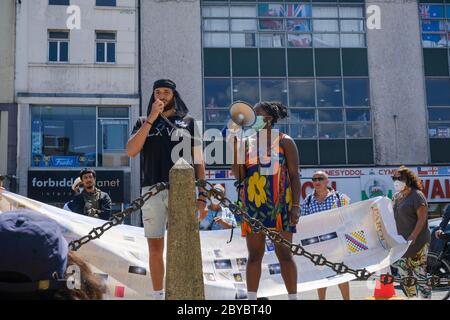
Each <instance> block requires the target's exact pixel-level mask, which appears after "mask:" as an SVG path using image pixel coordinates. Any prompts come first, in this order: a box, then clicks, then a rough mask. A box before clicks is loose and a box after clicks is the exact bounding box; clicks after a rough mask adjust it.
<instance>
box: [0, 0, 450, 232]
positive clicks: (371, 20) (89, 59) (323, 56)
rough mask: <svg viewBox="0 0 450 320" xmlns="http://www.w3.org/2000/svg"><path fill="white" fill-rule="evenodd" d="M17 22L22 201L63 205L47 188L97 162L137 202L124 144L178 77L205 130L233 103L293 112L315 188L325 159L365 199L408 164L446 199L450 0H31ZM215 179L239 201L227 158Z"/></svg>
mask: <svg viewBox="0 0 450 320" xmlns="http://www.w3.org/2000/svg"><path fill="white" fill-rule="evenodd" d="M10 3H11V5H12V4H13V3H14V1H10ZM70 5H76V6H79V8H80V10H81V29H72V30H70V28H69V27H68V25H67V20H68V18H69V17H70V13H67V8H68V6H70ZM2 14H4V10H2ZM16 17H17V22H16V42H17V44H16V45H17V48H20V50H17V52H16V53H15V60H16V80H15V88H14V92H15V95H16V99H17V102H18V114H19V119H18V123H20V126H19V129H18V136H19V139H18V141H19V155H18V157H17V159H18V163H20V165H19V167H18V169H19V170H18V177H19V186H20V192H21V193H22V194H28V195H29V196H33V197H35V198H38V200H39V199H40V200H42V201H45V202H52V201H49V200H53V202H55V201H54V200H55V197H56V198H57V197H60V198H61V199H62V200H63V198H64V197H66V196H67V195H65V194H64V195H58V192H59V191H56V194H55V193H54V192H55V191H50V190H49V188H50V189H51V188H55V185H58V184H59V185H62V186H65V185H67V184H68V183H69V184H70V181H71V177H74V175H75V174H76V172H77V171H79V169H80V168H81V167H84V166H92V167H95V168H97V170H98V171H100V172H104V174H105V176H104V178H102V179H101V180H102V183H103V184H104V185H105V186H106V187H107V188H110V189H109V190H111V192H117V199H118V200H119V201H115V202H116V203H119V204H123V203H127V202H129V201H130V200H131V199H134V198H136V197H137V196H138V195H139V183H136V182H137V181H139V171H140V168H139V160H138V159H129V158H128V157H126V156H125V152H124V147H125V143H126V140H127V139H128V136H129V133H130V131H131V129H132V126H133V125H134V123H135V122H136V120H137V118H138V116H139V115H140V114H145V113H146V110H147V107H148V103H149V100H150V96H151V92H152V84H153V82H154V81H155V80H156V79H159V78H170V79H173V80H174V81H175V82H176V83H177V86H178V90H179V92H180V94H181V96H182V97H183V99H184V100H185V102H186V104H187V105H188V107H189V109H190V113H191V114H192V115H193V116H194V117H195V118H196V119H199V120H202V121H203V124H202V126H203V129H204V130H206V129H210V128H217V129H223V128H224V127H225V125H226V123H227V122H228V120H229V117H228V107H229V105H230V104H231V103H232V102H233V101H236V100H244V101H247V102H249V103H251V104H254V103H256V102H258V101H260V100H278V101H281V102H283V103H284V104H285V105H286V106H288V108H289V117H288V118H287V119H285V120H284V121H282V122H280V123H279V124H278V127H279V129H281V130H282V131H284V132H286V133H288V134H289V135H290V136H292V137H293V139H294V140H295V142H296V144H297V146H298V149H299V153H300V162H301V168H302V170H303V177H302V179H303V181H304V183H303V193H307V192H308V191H309V190H310V187H311V186H310V184H309V181H308V179H309V178H310V176H311V175H312V173H313V172H314V170H316V169H318V168H321V169H325V170H327V172H329V174H330V176H331V178H332V181H333V184H334V185H335V186H336V187H337V188H338V189H340V190H341V191H343V192H347V193H349V194H351V195H352V197H353V198H354V201H358V200H362V199H365V198H367V197H369V196H374V195H379V194H385V195H390V194H391V193H392V182H391V181H390V178H389V176H390V175H391V174H392V172H393V171H392V170H393V169H394V168H395V167H397V166H398V165H400V164H405V165H408V166H410V167H412V168H413V169H414V170H415V171H416V172H417V173H418V174H419V175H420V176H421V177H422V179H423V180H424V184H425V188H426V190H425V191H426V193H427V196H428V198H429V200H430V203H432V205H431V206H430V208H431V211H433V212H435V213H436V215H440V214H441V212H442V210H443V209H444V208H445V206H446V205H447V204H448V203H449V202H450V167H447V166H448V165H450V68H449V64H450V63H449V57H450V52H449V49H450V36H449V33H450V2H449V0H421V1H404V0H392V1H384V0H366V1H364V0H307V1H295V0H284V1H283V0H278V1H269V0H264V1H263V0H185V1H176V0H173V1H171V0H155V1H148V0H140V1H139V0H89V1H87V0H34V1H29V0H28V1H27V0H24V1H21V3H20V4H17V8H16ZM2 21H3V19H2ZM1 35H2V36H4V33H1ZM1 48H2V50H4V48H3V47H1ZM4 69H5V68H3V64H2V69H1V70H2V75H3V74H4V71H3V70H4ZM139 94H141V102H140V100H139V98H140V95H139ZM7 103H8V102H7ZM0 108H1V105H0ZM0 154H3V153H0ZM207 177H208V178H210V179H215V180H217V181H223V182H224V183H225V184H226V185H227V192H229V194H230V195H233V192H234V191H233V190H232V189H233V187H232V181H233V177H231V176H230V174H229V171H228V168H227V166H226V165H222V164H219V163H211V164H209V165H208V171H207ZM131 182H133V183H131ZM118 184H119V185H120V186H121V187H119V188H117V185H118ZM66 189H67V188H66ZM56 190H58V188H56ZM50 198H51V199H50ZM58 199H59V198H58ZM56 202H58V203H59V202H61V201H56ZM119 207H120V205H119ZM137 220H138V219H135V220H134V222H133V224H139V221H137Z"/></svg>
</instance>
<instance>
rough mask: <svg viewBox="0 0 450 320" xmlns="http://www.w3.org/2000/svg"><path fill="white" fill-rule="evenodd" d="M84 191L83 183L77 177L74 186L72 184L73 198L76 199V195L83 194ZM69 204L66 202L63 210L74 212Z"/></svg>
mask: <svg viewBox="0 0 450 320" xmlns="http://www.w3.org/2000/svg"><path fill="white" fill-rule="evenodd" d="M83 190H84V187H83V182H81V179H80V177H77V178H76V179H75V181H74V182H73V184H72V192H73V195H72V197H75V196H76V195H78V194H80V193H81V192H83ZM69 202H70V201H69ZM69 202H66V203H65V204H64V207H63V209H64V210H66V211H72V210H70V209H69Z"/></svg>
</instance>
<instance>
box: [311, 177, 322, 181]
mask: <svg viewBox="0 0 450 320" xmlns="http://www.w3.org/2000/svg"><path fill="white" fill-rule="evenodd" d="M311 180H312V181H314V182H317V181H323V180H325V178H323V177H318V178H312V179H311Z"/></svg>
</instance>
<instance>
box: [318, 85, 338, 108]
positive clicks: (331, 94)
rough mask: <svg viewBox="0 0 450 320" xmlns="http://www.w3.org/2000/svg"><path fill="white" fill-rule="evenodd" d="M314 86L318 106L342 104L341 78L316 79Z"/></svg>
mask: <svg viewBox="0 0 450 320" xmlns="http://www.w3.org/2000/svg"><path fill="white" fill-rule="evenodd" d="M316 86H317V105H318V106H319V107H328V106H330V107H332V106H342V85H341V79H317V80H316Z"/></svg>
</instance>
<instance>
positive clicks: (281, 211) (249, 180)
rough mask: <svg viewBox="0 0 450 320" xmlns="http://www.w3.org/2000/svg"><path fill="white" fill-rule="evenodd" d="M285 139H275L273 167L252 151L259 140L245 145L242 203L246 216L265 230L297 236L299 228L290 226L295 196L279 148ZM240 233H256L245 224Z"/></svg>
mask: <svg viewBox="0 0 450 320" xmlns="http://www.w3.org/2000/svg"><path fill="white" fill-rule="evenodd" d="M284 137H285V135H284V134H280V135H279V136H278V138H277V139H275V143H274V144H273V146H278V147H272V152H271V153H272V164H271V163H270V158H269V157H267V155H263V156H260V157H258V156H257V151H256V149H253V148H257V143H256V137H254V138H253V139H251V138H250V139H249V141H248V142H247V143H246V150H245V168H246V178H245V180H244V188H243V189H244V199H243V200H244V201H243V203H244V208H245V210H246V211H247V213H248V214H249V215H250V216H251V217H253V218H256V219H258V220H259V221H261V222H262V223H263V224H264V226H265V227H267V228H270V229H272V230H275V231H279V232H280V231H288V232H292V233H295V232H296V227H295V226H289V211H290V209H291V208H292V192H291V186H290V182H289V172H288V169H287V162H286V156H285V153H284V149H283V148H282V147H281V145H280V141H282V140H283V138H284ZM261 160H263V161H261ZM269 168H270V169H269ZM241 230H242V235H243V236H246V235H247V234H252V233H253V230H252V228H251V227H250V225H249V224H248V223H246V222H242V224H241Z"/></svg>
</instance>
